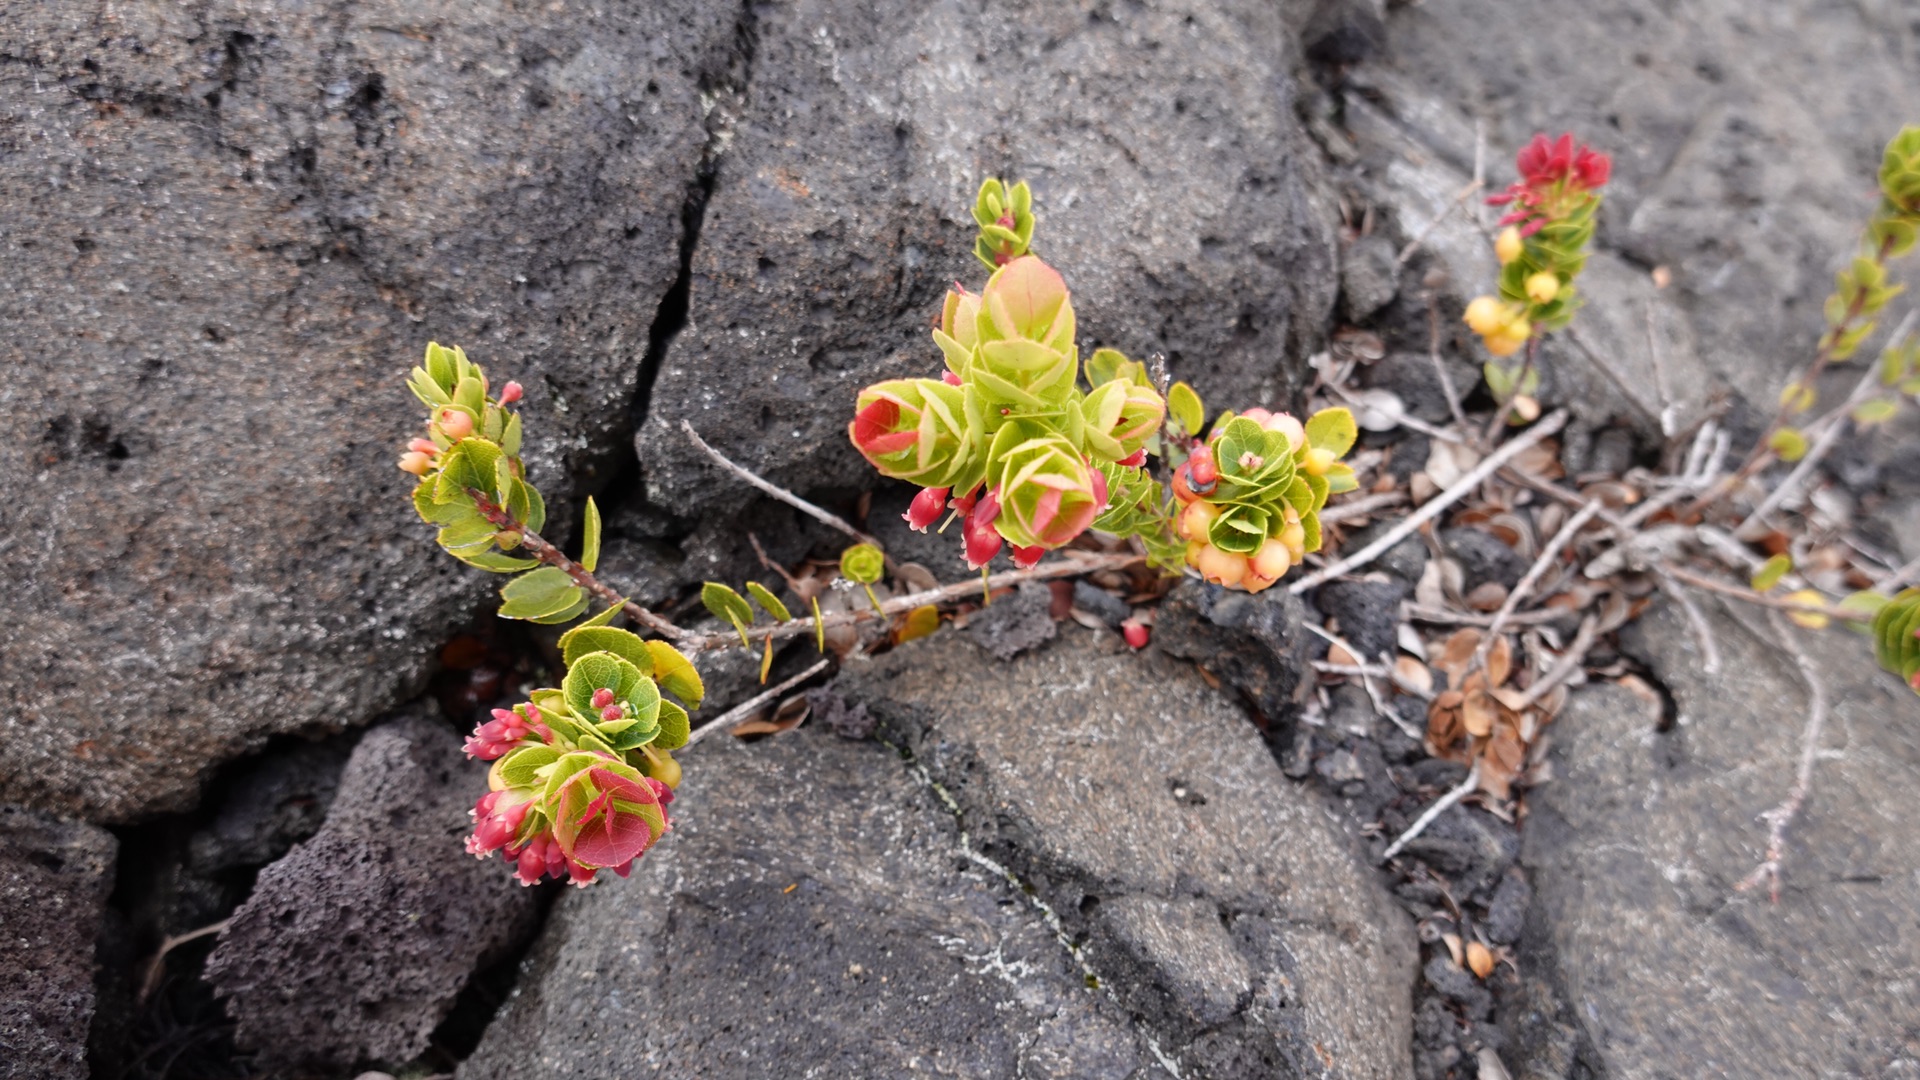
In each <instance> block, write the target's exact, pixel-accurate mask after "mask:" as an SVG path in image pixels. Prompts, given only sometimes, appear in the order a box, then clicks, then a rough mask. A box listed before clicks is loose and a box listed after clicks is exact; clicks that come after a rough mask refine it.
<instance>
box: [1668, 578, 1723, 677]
mask: <svg viewBox="0 0 1920 1080" xmlns="http://www.w3.org/2000/svg"><path fill="white" fill-rule="evenodd" d="M1655 572H1656V573H1657V574H1658V575H1659V580H1660V590H1661V591H1662V592H1664V593H1666V594H1667V595H1668V596H1670V597H1672V598H1673V602H1674V603H1676V604H1679V605H1680V610H1681V611H1683V612H1686V615H1687V622H1688V623H1689V624H1691V625H1692V627H1693V636H1694V639H1695V640H1697V641H1699V642H1700V656H1701V662H1700V670H1701V671H1703V672H1705V673H1707V674H1708V675H1717V674H1719V673H1720V645H1719V642H1718V641H1717V640H1716V639H1715V638H1714V635H1713V624H1712V623H1709V622H1708V621H1707V617H1706V615H1705V614H1704V613H1702V612H1701V610H1700V606H1699V605H1698V604H1695V603H1694V602H1693V597H1691V596H1689V595H1687V590H1686V589H1685V588H1684V587H1682V586H1681V584H1680V582H1679V581H1678V580H1676V579H1675V578H1674V576H1673V575H1672V574H1670V573H1668V572H1667V570H1666V568H1665V567H1656V568H1655Z"/></svg>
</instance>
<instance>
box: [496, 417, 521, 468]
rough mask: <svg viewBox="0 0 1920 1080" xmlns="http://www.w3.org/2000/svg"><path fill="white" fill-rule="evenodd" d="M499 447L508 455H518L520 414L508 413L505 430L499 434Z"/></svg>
mask: <svg viewBox="0 0 1920 1080" xmlns="http://www.w3.org/2000/svg"><path fill="white" fill-rule="evenodd" d="M500 449H501V450H503V451H505V452H506V453H507V455H508V456H510V457H519V456H520V414H519V413H508V414H507V426H506V430H505V431H503V432H502V433H501V435H500Z"/></svg>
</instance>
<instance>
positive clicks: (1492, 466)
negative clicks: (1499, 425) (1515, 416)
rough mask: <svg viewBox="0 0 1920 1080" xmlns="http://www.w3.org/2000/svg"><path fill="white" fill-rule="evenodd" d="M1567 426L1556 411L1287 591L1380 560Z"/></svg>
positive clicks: (1297, 590) (1295, 591)
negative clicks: (1496, 472)
mask: <svg viewBox="0 0 1920 1080" xmlns="http://www.w3.org/2000/svg"><path fill="white" fill-rule="evenodd" d="M1566 423H1567V411H1566V410H1565V409H1560V410H1557V411H1555V412H1554V413H1553V414H1552V415H1551V416H1548V417H1546V418H1545V419H1543V420H1541V421H1540V422H1539V423H1537V424H1535V425H1533V426H1532V427H1530V428H1528V429H1527V430H1526V431H1525V432H1523V433H1522V434H1520V435H1518V436H1516V437H1515V438H1513V439H1512V440H1510V441H1509V442H1508V443H1507V444H1506V445H1505V446H1502V447H1501V448H1500V449H1498V450H1496V451H1494V452H1493V453H1491V454H1489V455H1487V457H1486V459H1485V460H1483V461H1482V462H1480V464H1478V465H1476V466H1474V468H1473V471H1471V472H1469V473H1467V475H1465V476H1463V477H1461V478H1460V479H1459V481H1458V482H1456V483H1455V484H1454V485H1453V486H1452V487H1450V488H1448V489H1447V490H1445V491H1443V492H1441V493H1440V494H1438V495H1435V496H1434V497H1433V498H1431V499H1428V500H1427V502H1426V504H1425V505H1423V506H1421V507H1420V509H1418V510H1415V511H1414V512H1413V513H1411V514H1408V515H1407V516H1406V517H1404V518H1401V519H1400V523H1399V524H1398V525H1395V526H1394V527H1393V528H1391V529H1388V530H1387V531H1386V532H1385V533H1382V534H1381V536H1380V538H1379V539H1377V540H1375V541H1374V542H1373V543H1371V544H1368V545H1367V546H1366V547H1364V548H1361V549H1360V550H1359V551H1356V552H1354V553H1353V554H1352V555H1349V556H1347V557H1346V558H1344V559H1341V560H1340V561H1339V562H1336V563H1334V564H1333V565H1331V566H1327V567H1323V568H1321V569H1319V570H1316V571H1314V572H1313V573H1311V574H1308V575H1307V576H1306V577H1303V578H1301V579H1300V580H1299V581H1296V582H1294V583H1293V584H1292V585H1290V586H1288V587H1287V590H1288V591H1289V592H1291V593H1293V594H1294V595H1295V596H1298V595H1300V594H1301V593H1303V592H1306V591H1307V590H1308V589H1311V588H1313V587H1314V586H1316V585H1320V584H1324V583H1325V582H1328V581H1332V580H1333V579H1334V578H1337V577H1339V576H1340V575H1342V574H1345V573H1347V572H1349V571H1351V570H1355V569H1357V568H1359V567H1362V566H1365V565H1366V564H1368V563H1370V562H1372V561H1373V560H1375V559H1377V558H1379V557H1380V556H1381V555H1382V554H1383V553H1385V552H1386V551H1387V550H1389V549H1391V548H1392V547H1393V545H1395V544H1397V543H1399V542H1400V541H1401V540H1402V539H1403V538H1405V537H1406V536H1407V535H1408V534H1410V533H1412V532H1413V531H1414V530H1415V529H1418V528H1419V527H1420V526H1422V525H1424V524H1426V523H1427V522H1429V521H1431V520H1433V519H1434V518H1436V517H1439V516H1440V512H1441V511H1442V510H1445V509H1446V508H1447V507H1449V506H1452V505H1453V504H1454V503H1456V502H1459V501H1460V500H1461V499H1463V498H1465V497H1466V496H1467V495H1468V493H1470V492H1472V491H1473V489H1474V488H1477V487H1479V486H1480V482H1481V481H1483V480H1485V479H1486V478H1487V477H1489V476H1491V475H1493V472H1494V470H1496V469H1498V468H1499V467H1500V466H1502V465H1505V464H1506V463H1507V462H1509V461H1512V460H1513V459H1514V458H1515V457H1517V456H1519V454H1520V453H1521V451H1524V450H1526V449H1527V448H1528V447H1530V446H1533V445H1534V444H1535V443H1538V442H1539V441H1540V440H1542V439H1544V438H1546V437H1547V436H1549V435H1551V434H1553V433H1554V432H1556V431H1559V430H1560V429H1561V428H1562V427H1564V426H1566Z"/></svg>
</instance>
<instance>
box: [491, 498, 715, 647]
mask: <svg viewBox="0 0 1920 1080" xmlns="http://www.w3.org/2000/svg"><path fill="white" fill-rule="evenodd" d="M467 494H468V495H471V496H472V497H473V505H474V507H475V508H476V509H478V510H479V511H480V516H481V517H484V518H486V519H487V521H488V522H489V523H490V524H492V525H493V526H494V527H495V528H497V529H501V530H502V531H507V530H511V531H513V532H517V533H519V534H520V546H521V547H523V548H525V549H526V550H527V554H528V555H530V556H532V557H533V558H535V559H538V560H540V561H541V562H543V563H546V564H547V565H548V566H552V567H556V568H558V569H559V570H560V571H561V572H562V573H564V574H566V575H567V576H568V577H570V578H572V579H573V583H574V584H575V585H578V586H580V587H581V588H583V589H585V590H587V591H588V592H590V593H592V594H593V595H595V596H597V597H599V598H600V599H601V600H603V601H605V602H606V603H609V604H618V605H620V609H621V610H622V611H624V612H626V614H627V617H628V618H629V619H632V620H633V621H634V622H637V623H639V624H640V625H642V626H645V627H647V628H649V629H651V630H655V631H657V632H659V633H661V634H664V635H666V636H667V637H670V638H672V639H674V640H675V641H685V640H686V639H687V638H689V637H690V636H692V635H690V634H689V633H688V632H687V631H685V630H682V629H680V628H679V627H678V626H675V625H673V624H672V623H671V622H668V621H667V620H666V619H664V618H662V617H660V616H658V615H655V614H654V613H653V612H651V611H648V610H647V609H646V608H644V607H641V606H640V605H639V604H636V603H634V602H633V601H632V600H629V599H627V598H626V597H625V596H622V595H621V594H620V593H619V592H617V591H615V590H614V589H613V588H612V587H611V586H608V585H605V584H602V583H601V581H600V579H599V578H596V577H594V576H593V571H591V570H588V569H587V568H586V567H584V566H581V565H580V564H579V563H577V562H574V561H573V560H572V559H569V558H567V554H566V552H564V551H561V550H560V549H559V548H557V547H554V546H553V545H552V544H550V543H548V542H547V541H546V539H544V538H543V537H541V535H540V534H539V533H537V532H534V531H533V530H532V529H529V528H527V527H526V526H525V525H524V524H523V523H521V522H518V521H515V520H513V515H512V514H510V513H508V512H507V510H506V508H505V507H503V506H501V505H500V504H498V503H496V502H494V501H493V500H492V499H490V498H488V497H487V495H486V493H485V492H482V491H479V490H477V489H475V488H468V489H467Z"/></svg>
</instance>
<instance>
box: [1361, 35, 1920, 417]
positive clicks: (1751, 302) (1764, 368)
mask: <svg viewBox="0 0 1920 1080" xmlns="http://www.w3.org/2000/svg"><path fill="white" fill-rule="evenodd" d="M1896 10H1900V11H1903V12H1904V10H1905V9H1903V8H1901V7H1900V5H1894V6H1892V7H1888V6H1884V5H1883V6H1872V5H1869V6H1864V7H1863V6H1853V7H1846V8H1830V7H1828V6H1826V5H1824V4H1821V3H1817V2H1815V0H1791V2H1783V3H1775V4H1769V5H1767V6H1766V8H1765V9H1764V10H1760V9H1757V8H1756V7H1755V6H1754V5H1752V4H1749V3H1744V2H1743V0H1706V2H1704V3H1700V4H1697V5H1694V6H1692V7H1690V8H1689V9H1688V11H1687V14H1686V16H1685V17H1684V18H1675V17H1673V15H1672V14H1671V12H1670V10H1669V9H1668V8H1667V7H1666V6H1664V5H1663V4H1662V3H1661V2H1660V0H1622V2H1620V3H1615V4H1609V5H1607V6H1605V7H1604V8H1601V7H1596V6H1594V5H1590V4H1586V3H1582V2H1581V0H1548V2H1545V3H1542V4H1538V5H1535V6H1533V7H1531V8H1530V9H1529V17H1528V18H1527V19H1525V20H1514V19H1512V18H1510V17H1509V16H1510V14H1511V8H1510V6H1508V5H1506V4H1504V3H1502V2H1501V0H1469V2H1464V3H1458V4H1447V5H1441V6H1437V7H1436V6H1434V5H1431V4H1427V5H1421V4H1404V5H1397V6H1395V8H1394V10H1393V11H1392V12H1391V14H1390V15H1389V16H1388V19H1387V28H1388V35H1387V37H1388V44H1387V48H1386V50H1385V52H1384V54H1383V55H1382V57H1381V59H1380V62H1379V63H1377V64H1364V65H1361V66H1360V67H1359V68H1358V69H1357V70H1354V71H1351V72H1349V73H1348V74H1349V79H1348V84H1347V88H1346V91H1347V92H1346V93H1345V94H1344V95H1343V105H1344V108H1343V111H1342V116H1343V118H1344V119H1345V120H1346V122H1347V124H1348V126H1349V130H1350V132H1351V134H1352V135H1353V136H1354V138H1355V139H1356V141H1357V142H1358V143H1359V145H1360V148H1361V151H1362V157H1363V162H1362V167H1361V168H1360V169H1358V170H1356V172H1357V176H1358V178H1359V179H1360V181H1361V182H1362V185H1363V187H1364V189H1365V190H1367V191H1368V192H1369V194H1370V195H1372V196H1373V197H1374V198H1376V199H1378V200H1379V201H1380V203H1381V204H1382V205H1384V206H1386V207H1389V208H1391V210H1392V213H1393V216H1394V218H1395V219H1396V221H1397V224H1398V225H1399V227H1400V230H1401V232H1402V233H1403V234H1404V235H1405V236H1406V237H1408V238H1410V237H1411V236H1413V235H1415V234H1418V233H1421V232H1423V231H1425V230H1426V229H1427V228H1428V226H1429V225H1430V224H1431V223H1432V222H1434V221H1435V219H1436V218H1437V217H1438V216H1439V214H1440V213H1441V211H1442V209H1443V208H1444V207H1446V206H1447V205H1448V204H1449V203H1451V202H1452V201H1453V197H1454V194H1455V193H1456V192H1457V191H1458V190H1459V189H1460V186H1461V185H1462V184H1464V183H1466V182H1467V180H1468V179H1469V178H1470V177H1471V175H1472V173H1473V162H1474V147H1475V123H1476V121H1484V124H1485V131H1486V136H1487V147H1486V162H1487V178H1488V181H1489V183H1490V185H1491V186H1494V187H1499V186H1503V185H1505V184H1507V183H1509V182H1510V181H1511V180H1512V179H1513V178H1514V174H1513V166H1512V161H1513V156H1512V155H1513V152H1514V151H1515V150H1517V149H1519V147H1520V146H1522V145H1523V144H1524V143H1525V142H1526V141H1527V140H1528V139H1529V138H1531V137H1532V136H1533V134H1534V133H1535V132H1541V131H1544V132H1548V133H1550V134H1552V135H1558V134H1559V133H1560V132H1562V131H1572V132H1574V133H1575V134H1576V136H1577V137H1579V138H1582V139H1584V140H1586V141H1588V142H1591V143H1593V144H1594V145H1595V146H1597V147H1599V148H1600V149H1602V150H1605V151H1608V152H1610V153H1611V154H1612V155H1613V162H1614V169H1613V177H1612V180H1611V182H1610V183H1609V185H1608V187H1607V203H1606V206H1605V207H1604V208H1603V209H1602V210H1601V212H1600V219H1599V228H1600V240H1599V247H1600V250H1599V251H1598V252H1597V253H1596V254H1595V255H1594V257H1593V258H1592V259H1591V260H1589V262H1588V265H1587V271H1586V273H1585V275H1584V276H1583V277H1582V278H1581V280H1580V288H1581V292H1582V293H1583V294H1585V295H1586V297H1587V299H1588V306H1587V307H1586V308H1585V309H1584V310H1583V311H1582V312H1581V315H1580V318H1579V319H1578V320H1577V321H1576V323H1575V335H1576V336H1577V337H1578V338H1579V340H1580V344H1579V345H1577V346H1572V347H1559V346H1558V345H1553V344H1550V346H1549V348H1548V349H1547V350H1546V353H1547V356H1546V359H1545V362H1544V364H1543V367H1544V369H1545V370H1546V371H1547V372H1548V379H1549V382H1550V383H1551V384H1554V385H1551V386H1549V388H1548V389H1549V390H1553V391H1555V393H1556V396H1557V397H1558V398H1559V399H1560V400H1564V401H1566V402H1568V403H1569V404H1571V405H1572V406H1573V407H1574V408H1575V409H1576V410H1577V411H1578V412H1580V413H1581V414H1583V415H1585V416H1586V417H1588V418H1590V419H1591V420H1592V422H1593V423H1594V424H1596V425H1598V424H1603V423H1605V422H1606V421H1607V420H1608V419H1609V418H1610V417H1614V416H1620V417H1627V418H1632V419H1633V420H1635V421H1636V422H1637V423H1639V424H1640V425H1641V426H1643V427H1653V426H1654V421H1655V419H1656V416H1657V414H1658V413H1659V412H1660V411H1661V409H1662V407H1663V403H1662V402H1661V401H1660V395H1659V393H1658V392H1657V389H1656V388H1657V387H1658V385H1659V382H1658V380H1657V378H1656V370H1655V363H1654V349H1655V347H1657V348H1658V351H1659V355H1660V356H1661V357H1662V359H1663V367H1664V372H1665V376H1666V380H1667V383H1668V388H1669V390H1670V391H1671V392H1672V395H1673V399H1674V401H1673V404H1674V405H1675V406H1676V407H1677V408H1676V412H1675V415H1674V417H1673V423H1674V426H1673V427H1672V428H1671V430H1676V431H1677V430H1684V429H1685V428H1686V427H1687V425H1688V424H1689V423H1690V422H1691V421H1693V420H1695V419H1697V418H1698V417H1699V416H1700V415H1701V414H1702V412H1703V411H1704V410H1705V409H1706V408H1707V407H1708V406H1709V405H1710V404H1711V403H1712V399H1713V395H1714V393H1715V391H1716V389H1717V388H1718V387H1716V384H1719V386H1720V387H1724V386H1731V387H1733V388H1734V389H1736V390H1738V391H1739V392H1740V393H1741V394H1743V395H1745V396H1746V397H1747V398H1748V399H1749V400H1750V401H1753V402H1755V403H1758V404H1760V405H1762V406H1763V407H1765V408H1767V409H1769V410H1770V409H1771V408H1772V405H1771V403H1772V401H1773V400H1774V398H1775V395H1776V394H1777V393H1778V391H1779V389H1780V386H1781V385H1782V384H1783V383H1784V382H1785V381H1786V379H1787V378H1788V376H1789V373H1790V372H1792V371H1794V370H1797V369H1798V368H1799V367H1801V366H1803V365H1804V364H1805V363H1806V358H1807V356H1808V355H1809V354H1808V349H1809V348H1810V347H1811V343H1812V342H1813V341H1814V339H1815V338H1817V337H1818V336H1819V334H1820V331H1821V329H1822V324H1821V316H1820V304H1821V301H1822V300H1824V299H1825V297H1826V295H1827V293H1828V292H1829V291H1830V290H1831V288H1832V275H1833V271H1834V269H1835V268H1836V267H1837V266H1839V265H1841V264H1842V262H1843V261H1844V260H1845V259H1846V258H1847V257H1849V256H1850V255H1851V253H1852V252H1853V250H1854V247H1855V245H1856V244H1857V242H1858V237H1859V231H1860V228H1861V225H1862V224H1863V222H1864V220H1865V218H1866V215H1867V214H1868V212H1869V211H1870V209H1871V191H1872V185H1873V176H1874V173H1875V171H1876V170H1877V169H1878V166H1879V161H1880V152H1881V150H1882V148H1884V146H1885V145H1886V142H1887V140H1888V139H1889V138H1890V137H1891V136H1892V135H1893V133H1894V131H1895V130H1896V129H1897V126H1898V124H1899V123H1900V122H1901V121H1900V120H1898V119H1895V118H1893V117H1890V116H1889V115H1888V114H1887V111H1886V107H1885V104H1884V103H1886V102H1889V101H1912V100H1914V99H1915V98H1916V97H1917V96H1920V68H1917V67H1916V66H1915V65H1914V63H1913V60H1912V58H1913V56H1914V50H1915V48H1916V46H1920V27H1916V26H1914V24H1913V20H1912V19H1910V18H1903V17H1899V16H1896V15H1894V14H1893V13H1894V12H1895V11H1896ZM1543 26H1550V27H1552V28H1553V29H1552V32H1550V33H1541V32H1539V28H1540V27H1543ZM1542 80H1550V81H1551V83H1552V85H1553V87H1554V90H1553V92H1552V93H1541V92H1540V86H1541V85H1542ZM1623 87H1624V88H1626V89H1624V90H1623V89H1622V88H1623ZM1808 87H1818V88H1819V89H1818V92H1808V90H1807V88H1808ZM1469 209H1470V210H1471V209H1473V208H1471V207H1469ZM1483 220H1491V215H1490V214H1488V215H1487V217H1486V218H1485V219H1483ZM1424 247H1425V249H1426V250H1427V251H1429V252H1431V253H1434V254H1437V255H1438V256H1439V257H1440V258H1441V260H1442V261H1443V262H1444V263H1445V264H1446V266H1447V267H1448V269H1449V270H1450V271H1451V281H1450V284H1449V288H1450V289H1452V290H1454V291H1456V292H1457V293H1458V297H1457V298H1456V300H1455V302H1454V303H1455V304H1456V305H1457V304H1458V303H1459V302H1462V301H1463V300H1464V298H1466V297H1470V296H1472V295H1474V294H1475V293H1478V292H1483V291H1485V290H1486V288H1487V286H1488V285H1489V284H1490V283H1491V282H1492V281H1493V280H1494V273H1493V272H1494V270H1495V269H1496V267H1495V265H1494V263H1493V258H1492V251H1491V245H1489V244H1488V243H1487V241H1486V237H1485V235H1484V234H1483V233H1482V232H1481V228H1480V224H1479V223H1478V222H1476V221H1475V220H1473V218H1472V215H1471V214H1470V213H1452V214H1450V215H1448V220H1446V221H1444V222H1442V223H1441V224H1440V226H1439V227H1438V228H1434V229H1433V230H1432V231H1431V232H1430V233H1428V236H1427V240H1426V241H1425V243H1424ZM1654 266H1665V267H1667V268H1668V269H1669V270H1670V271H1671V274H1672V283H1671V284H1670V285H1669V286H1668V287H1667V288H1664V289H1661V288H1656V287H1655V285H1654V284H1653V282H1652V281H1651V280H1650V275H1649V274H1648V273H1647V270H1648V268H1650V267H1654ZM1896 276H1899V277H1902V278H1903V279H1904V280H1906V281H1907V282H1909V283H1911V282H1914V281H1916V280H1920V275H1916V272H1915V269H1914V267H1913V265H1912V263H1911V262H1908V263H1907V264H1906V265H1905V266H1904V267H1903V268H1902V269H1900V270H1899V271H1897V272H1896ZM1649 309H1651V313H1652V316H1653V323H1654V329H1655V331H1656V334H1655V336H1657V338H1658V341H1657V346H1655V345H1654V344H1651V343H1650V342H1649V340H1648V338H1649V333H1648V329H1649V327H1648V316H1649ZM1453 310H1454V311H1455V312H1457V311H1458V310H1459V308H1458V306H1453ZM1447 329H1448V332H1449V333H1450V334H1452V335H1454V336H1456V337H1458V338H1460V339H1461V340H1462V341H1463V342H1464V341H1467V340H1468V339H1471V337H1472V335H1470V334H1468V333H1466V332H1465V329H1464V328H1463V327H1458V326H1449V327H1448V328H1447ZM1565 337H1566V335H1559V334H1556V335H1554V338H1555V339H1562V338H1565ZM1567 344H1569V343H1568V342H1565V341H1562V342H1560V343H1559V345H1567ZM1470 347H1471V348H1472V349H1474V350H1475V351H1476V352H1477V351H1478V346H1477V345H1473V346H1470ZM1589 350H1590V351H1591V356H1598V357H1601V358H1603V359H1604V360H1605V361H1606V363H1607V364H1608V365H1609V366H1610V367H1611V368H1612V369H1613V370H1614V371H1615V372H1616V373H1617V375H1618V378H1617V379H1616V378H1614V377H1610V376H1608V375H1606V374H1604V373H1603V372H1602V371H1601V369H1600V368H1599V366H1598V365H1597V364H1596V362H1595V361H1594V360H1593V359H1592V358H1590V355H1589ZM1462 389H1463V392H1464V389H1465V388H1464V387H1463V388H1462Z"/></svg>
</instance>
